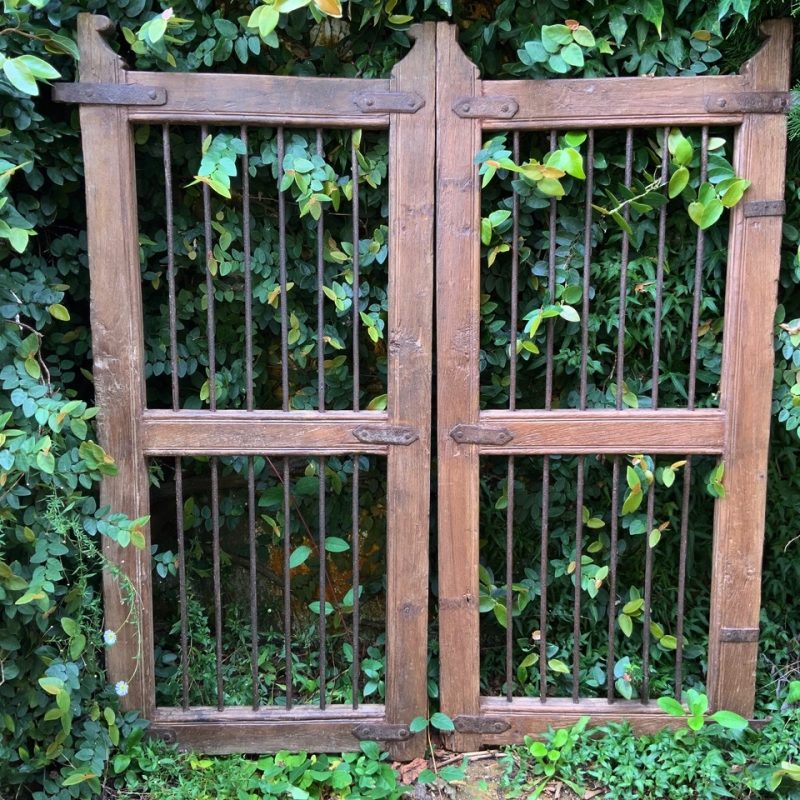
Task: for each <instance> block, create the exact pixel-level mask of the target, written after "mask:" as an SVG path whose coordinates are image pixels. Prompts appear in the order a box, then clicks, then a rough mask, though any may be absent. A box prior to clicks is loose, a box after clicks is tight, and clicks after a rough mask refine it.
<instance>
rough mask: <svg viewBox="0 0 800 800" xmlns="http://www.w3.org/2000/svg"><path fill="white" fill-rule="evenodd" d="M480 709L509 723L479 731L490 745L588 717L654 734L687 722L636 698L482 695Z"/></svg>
mask: <svg viewBox="0 0 800 800" xmlns="http://www.w3.org/2000/svg"><path fill="white" fill-rule="evenodd" d="M480 708H481V714H483V715H485V716H486V717H501V718H502V719H503V720H505V721H506V722H508V723H509V724H510V726H511V727H510V728H508V730H505V731H503V733H485V734H481V742H483V743H484V744H487V745H491V746H498V745H505V744H516V743H518V742H521V741H522V739H523V737H524V736H526V735H535V734H540V733H544V732H545V731H546V730H547V728H548V727H549V726H552V727H554V728H564V727H566V726H568V725H574V724H575V723H576V722H577V721H578V720H579V719H580V718H581V717H587V716H588V717H591V724H592V725H606V724H608V723H609V722H629V723H630V725H631V727H632V728H633V729H634V730H635V731H636V732H637V733H655V732H656V731H659V730H661V729H662V728H677V727H680V726H681V725H685V724H686V722H685V720H684V718H683V717H672V716H670V715H669V714H666V713H664V712H663V711H662V710H661V709H660V708H659V707H658V706H657V705H656V704H655V703H650V704H649V705H646V706H645V705H642V703H640V702H638V701H636V700H618V701H617V702H615V703H609V702H608V701H607V700H605V699H601V698H587V699H583V700H580V701H578V702H577V703H575V702H573V701H572V698H571V697H551V698H548V700H547V702H546V703H542V702H541V701H540V700H539V698H538V697H537V698H533V697H520V698H515V699H514V700H512V701H511V702H510V703H509V702H508V701H507V700H506V699H505V698H501V697H481V701H480Z"/></svg>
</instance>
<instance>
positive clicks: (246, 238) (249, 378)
mask: <svg viewBox="0 0 800 800" xmlns="http://www.w3.org/2000/svg"><path fill="white" fill-rule="evenodd" d="M240 137H241V140H242V143H243V144H244V148H245V151H244V153H243V154H242V240H243V241H242V246H243V248H244V256H243V260H244V365H245V398H246V404H247V410H248V411H252V410H253V274H252V273H253V270H252V265H251V263H250V156H249V153H248V149H247V148H248V138H247V127H246V126H245V125H242V129H241V133H240Z"/></svg>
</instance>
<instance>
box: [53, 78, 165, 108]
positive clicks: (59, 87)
mask: <svg viewBox="0 0 800 800" xmlns="http://www.w3.org/2000/svg"><path fill="white" fill-rule="evenodd" d="M53 100H55V101H56V102H57V103H80V104H81V105H93V106H163V105H164V104H165V103H166V102H167V90H166V89H164V88H163V87H161V86H129V85H128V84H126V83H56V84H53Z"/></svg>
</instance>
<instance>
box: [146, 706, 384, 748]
mask: <svg viewBox="0 0 800 800" xmlns="http://www.w3.org/2000/svg"><path fill="white" fill-rule="evenodd" d="M383 721H385V715H384V707H383V706H380V705H363V706H361V707H360V708H359V709H357V710H355V711H354V710H353V709H352V708H351V707H350V706H342V705H331V706H328V708H327V709H326V710H325V711H320V709H319V708H312V707H306V708H304V707H302V706H295V707H294V708H292V709H291V710H289V711H287V710H286V709H285V708H279V707H272V708H267V707H263V708H260V709H259V710H258V711H253V710H252V709H251V708H244V707H228V708H226V709H224V710H223V711H218V710H217V708H216V707H215V706H214V707H212V706H203V707H198V706H195V707H193V708H189V709H187V710H183V709H179V708H165V707H159V708H156V709H155V711H154V713H153V720H152V724H151V726H150V728H149V729H148V731H149V733H151V734H152V735H154V736H159V737H161V738H164V739H166V740H167V741H168V742H177V744H178V745H179V746H180V747H182V748H186V749H189V750H193V751H197V752H201V753H211V754H224V753H275V752H278V751H279V750H290V751H294V752H298V751H301V752H308V753H322V752H330V751H333V752H346V751H357V750H358V749H359V740H358V739H356V738H355V737H354V736H353V732H352V731H353V728H354V727H355V726H356V725H358V724H360V723H365V722H368V723H379V722H383Z"/></svg>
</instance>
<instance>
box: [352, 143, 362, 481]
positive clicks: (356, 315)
mask: <svg viewBox="0 0 800 800" xmlns="http://www.w3.org/2000/svg"><path fill="white" fill-rule="evenodd" d="M350 171H351V180H352V182H353V411H358V408H359V404H360V397H361V362H360V356H359V351H358V345H359V337H358V332H359V330H360V328H361V316H360V313H361V276H360V269H359V268H360V263H359V252H358V245H359V218H358V217H359V196H358V195H359V192H358V157H357V156H356V145H355V142H354V141H353V140H351V142H350ZM354 469H355V468H354Z"/></svg>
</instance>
